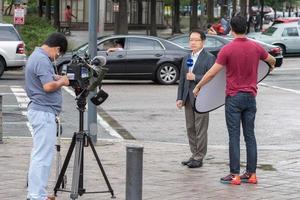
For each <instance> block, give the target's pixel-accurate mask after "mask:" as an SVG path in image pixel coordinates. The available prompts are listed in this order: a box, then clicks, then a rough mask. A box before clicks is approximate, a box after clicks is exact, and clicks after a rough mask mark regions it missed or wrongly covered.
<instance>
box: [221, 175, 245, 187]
mask: <svg viewBox="0 0 300 200" xmlns="http://www.w3.org/2000/svg"><path fill="white" fill-rule="evenodd" d="M220 181H221V183H225V184H233V185H240V184H241V179H240V176H239V175H234V174H229V175H228V176H225V177H223V178H221V179H220Z"/></svg>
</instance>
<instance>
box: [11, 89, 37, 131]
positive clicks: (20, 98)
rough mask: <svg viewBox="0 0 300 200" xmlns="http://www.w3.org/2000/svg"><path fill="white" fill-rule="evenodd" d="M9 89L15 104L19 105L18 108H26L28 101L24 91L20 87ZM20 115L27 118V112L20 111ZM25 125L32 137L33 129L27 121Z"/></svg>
mask: <svg viewBox="0 0 300 200" xmlns="http://www.w3.org/2000/svg"><path fill="white" fill-rule="evenodd" d="M10 89H11V91H12V92H13V94H14V95H15V96H16V99H17V102H18V103H19V107H20V108H27V105H28V103H29V101H30V100H29V98H28V97H27V95H26V92H25V90H24V89H23V88H22V87H21V86H11V87H10ZM21 113H22V115H24V116H27V111H21ZM26 125H27V127H28V130H29V131H30V133H31V135H32V134H33V129H32V127H31V125H30V123H29V122H28V121H27V122H26Z"/></svg>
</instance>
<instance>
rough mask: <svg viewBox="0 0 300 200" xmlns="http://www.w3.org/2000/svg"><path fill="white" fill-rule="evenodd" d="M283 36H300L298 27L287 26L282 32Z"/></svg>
mask: <svg viewBox="0 0 300 200" xmlns="http://www.w3.org/2000/svg"><path fill="white" fill-rule="evenodd" d="M282 36H283V37H297V36H299V33H298V30H297V28H296V27H289V28H285V29H284V30H283V32H282Z"/></svg>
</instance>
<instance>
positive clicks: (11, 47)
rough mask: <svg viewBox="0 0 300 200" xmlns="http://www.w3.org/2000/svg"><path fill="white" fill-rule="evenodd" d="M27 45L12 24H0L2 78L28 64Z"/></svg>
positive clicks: (0, 73) (0, 69)
mask: <svg viewBox="0 0 300 200" xmlns="http://www.w3.org/2000/svg"><path fill="white" fill-rule="evenodd" d="M26 60H27V58H26V54H25V44H24V42H23V41H22V39H21V37H20V35H19V33H18V32H17V30H16V29H15V28H14V26H13V25H12V24H2V23H0V77H1V76H2V75H3V72H4V71H5V70H10V69H15V68H21V67H23V66H25V64H26Z"/></svg>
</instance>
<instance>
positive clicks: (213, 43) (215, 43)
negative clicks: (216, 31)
mask: <svg viewBox="0 0 300 200" xmlns="http://www.w3.org/2000/svg"><path fill="white" fill-rule="evenodd" d="M222 45H223V44H222V42H220V41H219V40H217V39H215V38H210V37H207V38H206V40H205V44H204V46H205V47H207V48H216V47H219V46H222Z"/></svg>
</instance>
